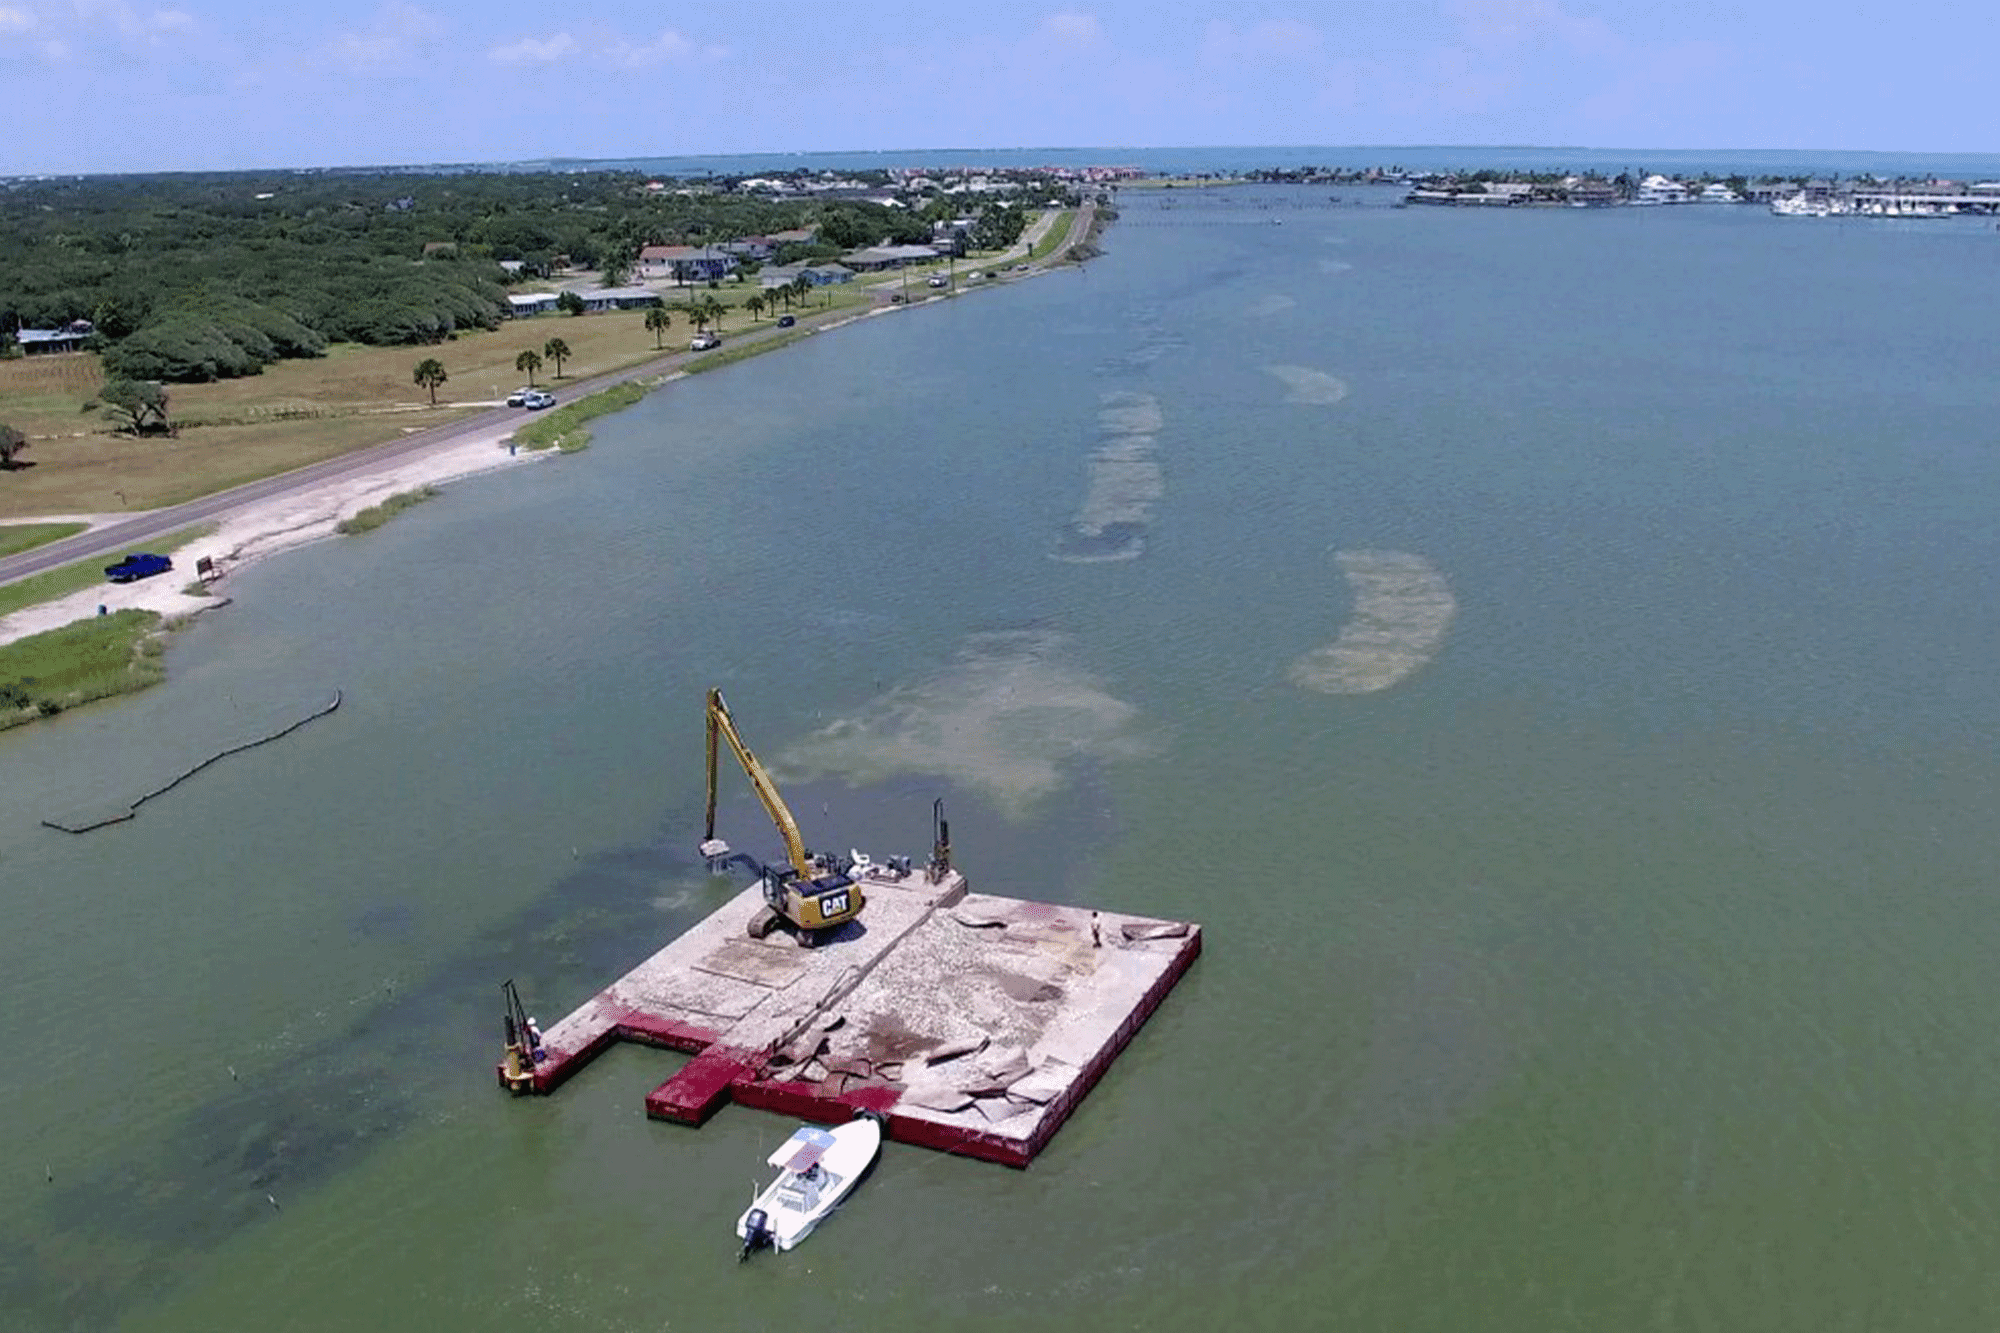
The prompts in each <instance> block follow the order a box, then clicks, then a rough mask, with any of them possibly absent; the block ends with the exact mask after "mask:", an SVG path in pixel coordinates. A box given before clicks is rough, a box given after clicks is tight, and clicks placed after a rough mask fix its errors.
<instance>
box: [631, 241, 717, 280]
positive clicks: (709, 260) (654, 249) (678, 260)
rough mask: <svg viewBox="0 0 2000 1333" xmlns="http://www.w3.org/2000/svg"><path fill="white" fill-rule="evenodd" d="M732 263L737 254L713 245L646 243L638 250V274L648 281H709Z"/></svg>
mask: <svg viewBox="0 0 2000 1333" xmlns="http://www.w3.org/2000/svg"><path fill="white" fill-rule="evenodd" d="M735 267H736V256H735V255H733V254H730V253H728V252H727V251H725V250H724V249H723V248H722V247H721V246H716V245H649V246H647V247H645V248H644V249H643V250H641V251H639V276H640V277H642V278H645V279H648V280H650V281H657V280H659V279H661V278H667V279H671V280H672V281H674V282H711V281H715V280H718V279H721V278H725V277H727V276H729V274H730V272H731V271H732V270H733V269H735Z"/></svg>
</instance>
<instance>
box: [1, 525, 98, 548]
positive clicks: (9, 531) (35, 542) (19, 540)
mask: <svg viewBox="0 0 2000 1333" xmlns="http://www.w3.org/2000/svg"><path fill="white" fill-rule="evenodd" d="M88 526H89V525H88V524H85V523H12V524H8V525H7V526H5V527H0V556H7V555H18V554H19V553H20V552H22V551H32V550H34V549H35V548H36V547H37V546H47V545H48V544H49V543H50V542H59V541H61V540H62V539H63V538H65V537H74V536H76V534H77V533H79V532H82V531H83V530H84V528H86V527H88Z"/></svg>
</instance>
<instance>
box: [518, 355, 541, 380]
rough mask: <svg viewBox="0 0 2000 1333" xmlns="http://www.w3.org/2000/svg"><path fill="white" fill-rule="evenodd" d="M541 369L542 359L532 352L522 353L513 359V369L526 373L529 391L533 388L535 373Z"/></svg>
mask: <svg viewBox="0 0 2000 1333" xmlns="http://www.w3.org/2000/svg"><path fill="white" fill-rule="evenodd" d="M541 368H542V358H541V356H540V355H538V354H537V353H536V352H534V351H532V350H530V351H526V352H523V353H521V354H520V355H519V356H517V357H515V358H514V369H516V370H525V371H527V372H528V387H529V388H531V389H532V388H534V387H535V372H536V371H538V370H540V369H541Z"/></svg>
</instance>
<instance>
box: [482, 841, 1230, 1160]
mask: <svg viewBox="0 0 2000 1333" xmlns="http://www.w3.org/2000/svg"><path fill="white" fill-rule="evenodd" d="M859 876H865V878H862V879H861V882H862V884H863V886H864V888H865V890H866V893H867V896H868V906H867V909H866V910H865V911H864V912H863V913H862V915H861V917H860V918H858V919H856V920H854V921H851V922H849V923H848V924H847V925H846V926H843V927H841V928H840V930H839V932H838V933H837V934H836V935H834V936H833V938H831V939H830V940H828V941H827V942H826V943H824V944H822V945H821V946H820V947H818V948H814V949H807V948H802V947H800V946H799V945H798V944H797V943H796V942H795V941H794V940H793V938H792V937H791V936H790V935H789V934H787V933H785V932H783V931H779V932H774V933H772V934H771V935H769V936H768V937H766V938H764V939H761V940H758V939H752V938H750V937H749V935H748V934H747V932H746V930H745V926H746V923H747V922H748V921H749V920H750V918H751V916H752V915H753V914H754V913H755V912H756V911H757V909H758V907H759V906H760V905H761V904H762V898H761V896H760V894H759V892H758V890H757V889H756V887H754V886H753V887H751V888H748V889H745V890H743V892H741V893H740V894H738V895H736V897H734V898H733V899H732V900H731V901H730V902H729V903H728V904H727V905H725V906H723V907H721V908H719V909H717V910H716V911H715V912H713V913H712V914H710V915H709V916H708V917H707V918H705V919H704V920H702V921H701V922H700V923H698V924H697V925H695V926H694V927H693V928H691V929H690V930H688V931H687V933H685V934H683V935H682V936H681V937H680V938H678V939H676V940H674V941H673V942H672V943H671V944H669V945H667V946H666V947H665V948H664V949H661V950H660V951H659V952H658V953H655V954H654V955H653V956H652V957H650V958H648V959H646V960H645V961H644V962H642V963H640V964H639V965H638V966H637V967H635V968H633V969H632V970H631V971H630V972H628V973H626V974H625V975H624V976H622V977H620V978H619V979H618V980H617V981H615V982H613V983H612V984H611V985H609V986H607V987H606V988H605V989H604V990H602V991H600V992H598V994H596V995H595V996H593V997H591V999H590V1000H588V1001H587V1002H586V1003H584V1004H583V1005H582V1007H580V1008H578V1009H577V1010H576V1012H574V1013H572V1014H570V1015H569V1016H568V1017H567V1018H565V1019H563V1020H562V1021H561V1022H559V1023H557V1024H555V1025H554V1026H553V1027H551V1028H549V1029H548V1031H547V1032H546V1033H544V1034H543V1036H542V1047H543V1052H544V1056H543V1058H542V1059H541V1060H540V1061H539V1062H537V1063H535V1065H534V1066H533V1075H532V1078H531V1079H529V1080H526V1081H525V1082H523V1083H521V1084H518V1085H516V1090H517V1091H527V1092H536V1093H549V1092H553V1091H554V1090H555V1089H556V1088H557V1087H559V1086H561V1084H562V1083H563V1082H564V1081H565V1080H566V1079H568V1078H569V1077H570V1076H571V1075H573V1074H575V1073H576V1072H577V1071H578V1070H579V1069H581V1068H582V1067H583V1066H584V1065H585V1064H587V1063H588V1062H589V1061H590V1060H591V1059H592V1058H593V1057H594V1056H596V1055H597V1054H598V1053H599V1052H600V1051H603V1050H605V1049H606V1048H607V1047H609V1046H610V1045H611V1044H612V1043H613V1042H616V1041H633V1042H639V1043H642V1044H645V1045H649V1046H664V1047H668V1048H671V1049H673V1050H678V1051H686V1052H688V1053H690V1054H692V1055H694V1057H695V1058H694V1059H692V1060H690V1061H689V1062H688V1063H687V1064H686V1065H685V1066H684V1067H683V1068H682V1069H681V1070H680V1071H679V1072H678V1073H676V1074H675V1075H674V1076H673V1077H672V1078H669V1079H668V1080H667V1081H666V1082H664V1083H662V1084H660V1086H658V1087H657V1088H654V1089H653V1090H652V1091H651V1092H649V1093H648V1094H647V1095H646V1113H647V1114H648V1115H650V1116H653V1117H655V1118H656V1119H661V1120H673V1121H678V1122H681V1123H683V1124H690V1125H699V1124H701V1123H702V1122H704V1121H705V1120H707V1119H708V1118H709V1117H710V1116H711V1115H713V1114H714V1113H715V1112H716V1110H717V1109H719V1108H720V1107H721V1106H722V1104H723V1103H724V1102H725V1101H729V1100H734V1101H736V1102H739V1103H741V1104H742V1105H745V1106H756V1107H762V1108H764V1109H766V1110H771V1111H777V1112H780V1113H782V1114H784V1115H790V1116H797V1117H799V1118H801V1119H805V1120H813V1121H818V1122H821V1123H827V1124H833V1123H839V1122H842V1121H846V1120H849V1119H852V1118H853V1117H854V1116H855V1115H857V1114H859V1113H861V1112H863V1111H875V1112H879V1113H881V1114H882V1115H883V1116H884V1117H885V1119H886V1122H887V1129H886V1132H887V1134H888V1136H889V1138H891V1139H892V1140H894V1141H896V1142H899V1143H911V1144H918V1145H921V1146H923V1147H927V1148H936V1149H940V1150H943V1151H947V1152H954V1153H961V1154H963V1155H965V1156H968V1157H976V1158H980V1159H982V1160H985V1161H990V1162H999V1163H1003V1164H1005V1165H1007V1166H1015V1167H1025V1166H1026V1165H1027V1164H1028V1163H1029V1162H1030V1161H1032V1160H1033V1159H1034V1157H1035V1154H1037V1153H1038V1152H1040V1151H1041V1150H1042V1148H1043V1147H1044V1146H1045V1145H1046V1144H1047V1143H1048V1141H1049V1139H1050V1138H1051V1137H1052V1136H1053V1135H1054V1134H1055V1132H1056V1130H1057V1129H1059V1128H1060V1127H1061V1126H1062V1123H1063V1122H1064V1121H1065V1120H1067V1119H1068V1118H1069V1116H1070V1113H1071V1112H1072V1111H1074V1110H1075V1109H1076V1107H1077V1104H1078V1103H1079V1102H1081V1101H1082V1100H1083V1097H1084V1095H1085V1094H1086V1093H1088V1092H1089V1091H1090V1089H1091V1088H1092V1087H1093V1086H1094V1085H1095V1084H1096V1082H1097V1080H1098V1079H1099V1078H1100V1077H1102V1076H1103V1074H1104V1071H1105V1069H1106V1068H1108V1067H1109V1066H1110V1064H1111V1061H1112V1060H1113V1059H1115V1058H1116V1057H1117V1055H1118V1053H1119V1052H1120V1051H1121V1050H1123V1049H1124V1048H1125V1044H1126V1043H1127V1042H1128V1041H1130V1040H1131V1038H1132V1035H1133V1033H1135V1032H1136V1031H1138V1029H1139V1027H1140V1025H1141V1024H1143V1023H1144V1022H1145V1021H1146V1019H1147V1018H1148V1017H1149V1016H1151V1014H1152V1013H1153V1011H1154V1010H1155V1009H1156V1008H1158V1007H1159V1005H1160V1002H1161V1001H1162V1000H1164V999H1165V998H1166V995H1167V992H1168V991H1170V990H1172V989H1173V987H1174V983H1175V982H1177V981H1179V980H1180V978H1181V977H1182V975H1183V974H1185V973H1186V971H1187V969H1188V968H1189V966H1190V965H1192V964H1193V962H1194V960H1195V958H1196V957H1197V956H1198V955H1199V954H1200V953H1201V928H1200V927H1199V926H1197V925H1195V924H1193V923H1192V922H1185V921H1162V920H1157V919H1154V918H1149V917H1137V916H1128V915H1124V914H1120V913H1115V912H1094V911H1092V910H1090V909H1089V908H1079V907H1063V906H1056V905H1054V904H1050V903H1037V902H1028V901H1025V900H1022V899H1018V898H1000V897H994V896H991V895H987V894H977V893H971V892H969V891H968V889H967V885H966V881H965V877H964V876H963V874H961V873H960V872H959V871H957V870H955V869H954V870H947V871H945V872H943V873H942V874H941V875H936V876H935V877H934V876H933V874H932V873H931V872H928V871H926V870H924V869H921V868H919V869H915V870H911V871H907V872H904V873H900V874H899V873H896V872H895V871H893V870H891V869H888V868H885V867H883V866H881V865H874V866H870V867H868V868H867V869H866V870H864V871H861V872H858V877H859ZM500 1078H501V1084H502V1086H503V1087H504V1086H508V1079H507V1071H506V1068H505V1066H504V1065H503V1066H502V1068H501V1070H500Z"/></svg>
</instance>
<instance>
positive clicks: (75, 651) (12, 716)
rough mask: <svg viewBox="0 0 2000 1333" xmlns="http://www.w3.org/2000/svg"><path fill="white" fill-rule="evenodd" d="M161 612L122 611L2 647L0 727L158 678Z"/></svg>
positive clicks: (124, 691)
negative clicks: (156, 632) (155, 631)
mask: <svg viewBox="0 0 2000 1333" xmlns="http://www.w3.org/2000/svg"><path fill="white" fill-rule="evenodd" d="M159 624H160V614H159V612H157V611H120V612H119V613H118V614H116V615H111V616H96V617H93V618H92V619H89V620H80V621H78V622H77V623H76V624H74V625H65V626H63V627H62V628H61V629H53V630H50V631H48V632H47V633H46V634H35V635H31V636H30V637H28V638H25V639H17V640H15V641H14V642H13V643H10V644H6V645H4V646H0V730H5V729H6V728H8V727H17V726H19V725H21V724H22V723H23V722H32V721H34V720H35V719H36V718H38V717H53V716H54V715H55V714H57V713H60V712H63V711H65V710H67V709H71V708H75V707H77V706H78V705H79V704H87V703H89V702H91V701H92V700H94V699H107V698H110V697H111V696H112V695H114V694H129V693H131V692H132V691H133V690H142V689H144V688H145V687H146V686H148V685H152V684H154V683H156V682H158V681H159V680H160V679H161V677H162V676H164V675H165V671H164V669H163V668H162V667H161V665H160V651H161V643H160V639H159V636H158V635H157V634H155V633H154V632H153V631H154V630H155V629H157V628H158V627H159Z"/></svg>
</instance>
